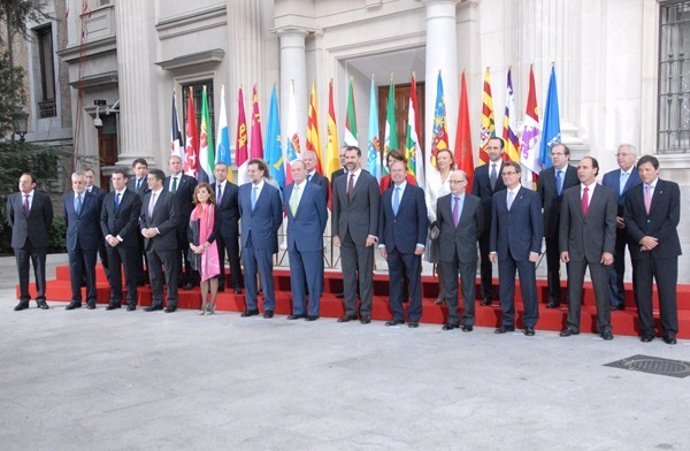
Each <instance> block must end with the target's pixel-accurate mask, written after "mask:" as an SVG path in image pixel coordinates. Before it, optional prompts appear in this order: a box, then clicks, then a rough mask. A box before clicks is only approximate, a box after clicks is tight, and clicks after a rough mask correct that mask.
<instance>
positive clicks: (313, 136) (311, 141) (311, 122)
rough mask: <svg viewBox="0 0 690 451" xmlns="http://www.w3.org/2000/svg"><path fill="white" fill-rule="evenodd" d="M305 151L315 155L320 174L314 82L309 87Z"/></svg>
mask: <svg viewBox="0 0 690 451" xmlns="http://www.w3.org/2000/svg"><path fill="white" fill-rule="evenodd" d="M307 150H311V151H312V152H314V154H316V172H318V173H319V174H321V173H322V172H323V171H321V137H320V136H319V106H318V103H317V100H316V82H314V83H312V85H311V95H310V96H309V112H308V114H307Z"/></svg>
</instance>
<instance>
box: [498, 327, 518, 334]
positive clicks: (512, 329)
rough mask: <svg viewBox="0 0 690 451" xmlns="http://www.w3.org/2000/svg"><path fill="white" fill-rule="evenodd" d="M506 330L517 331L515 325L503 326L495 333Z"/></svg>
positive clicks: (502, 332)
mask: <svg viewBox="0 0 690 451" xmlns="http://www.w3.org/2000/svg"><path fill="white" fill-rule="evenodd" d="M506 332H515V326H501V327H499V328H498V329H496V330H495V331H494V333H495V334H505V333H506Z"/></svg>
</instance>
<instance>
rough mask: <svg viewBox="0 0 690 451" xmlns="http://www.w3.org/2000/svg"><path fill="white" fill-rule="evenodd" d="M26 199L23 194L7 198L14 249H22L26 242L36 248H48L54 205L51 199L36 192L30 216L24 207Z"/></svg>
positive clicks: (15, 194) (8, 219) (11, 195)
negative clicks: (25, 212)
mask: <svg viewBox="0 0 690 451" xmlns="http://www.w3.org/2000/svg"><path fill="white" fill-rule="evenodd" d="M23 200H24V197H23V194H22V193H21V192H18V193H14V194H10V196H9V197H8V198H7V205H6V210H7V222H8V223H9V225H10V227H12V247H13V248H15V249H22V248H23V247H24V246H25V245H26V242H27V241H28V242H29V243H31V246H32V247H34V248H38V249H41V248H44V249H47V248H48V231H49V230H50V226H51V225H52V223H53V203H52V202H51V201H50V197H49V196H48V195H47V194H45V193H42V192H39V191H36V190H34V194H33V200H32V202H31V209H30V210H29V214H28V216H27V215H25V214H24V208H23V207H22V203H23Z"/></svg>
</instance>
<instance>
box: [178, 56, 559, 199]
mask: <svg viewBox="0 0 690 451" xmlns="http://www.w3.org/2000/svg"><path fill="white" fill-rule="evenodd" d="M436 85H437V86H436V100H435V103H434V120H433V127H432V137H431V149H430V151H429V152H428V153H425V152H423V150H422V143H421V142H420V140H419V137H420V135H421V133H420V118H419V114H418V112H419V105H418V102H417V82H416V77H415V74H414V73H413V74H412V78H411V82H410V95H409V98H408V101H407V115H406V117H407V123H406V127H405V129H406V132H405V142H404V143H402V147H401V146H400V145H401V143H399V142H398V134H397V123H396V120H397V119H396V115H395V85H394V82H393V77H392V76H391V80H390V84H389V88H388V98H387V102H386V104H387V108H386V118H385V129H384V133H383V140H382V142H383V146H381V137H380V133H379V117H378V101H377V98H376V83H375V80H374V78H373V77H372V79H371V89H370V94H369V130H368V136H367V149H366V157H365V158H364V164H363V166H364V168H365V169H367V170H368V171H369V172H370V173H371V174H372V175H374V176H375V177H376V178H377V179H378V180H380V179H381V177H383V176H385V175H387V173H388V167H387V164H385V158H386V156H387V155H388V153H389V152H390V151H391V150H397V151H399V152H400V153H402V154H403V155H404V156H405V157H406V159H407V161H408V172H409V175H410V176H412V177H414V178H415V180H416V182H417V184H418V185H419V186H424V180H425V178H426V177H427V175H426V174H425V171H431V170H435V168H436V161H435V157H436V154H437V153H438V151H440V150H443V149H448V148H449V142H448V141H449V138H448V126H447V121H446V107H445V104H446V103H445V98H444V92H443V79H442V77H441V72H440V71H439V73H438V77H437V83H436ZM188 89H189V93H188V95H187V100H186V101H187V105H186V108H187V114H186V123H185V135H184V136H185V139H184V141H183V140H182V133H181V132H180V127H179V123H178V119H177V105H176V100H175V95H174V93H173V98H172V127H171V149H170V150H171V153H172V154H175V155H179V156H180V158H182V160H183V162H184V172H185V173H186V174H188V175H191V176H193V177H196V178H197V179H199V180H203V181H209V182H211V183H213V182H214V181H215V178H214V175H213V170H214V167H215V164H216V163H220V162H222V163H225V164H227V165H228V166H232V165H233V164H234V165H236V166H237V168H238V180H237V183H239V184H241V183H246V182H247V181H248V178H247V162H248V161H249V160H250V159H254V158H261V159H263V160H264V161H266V163H267V165H268V169H269V174H270V176H271V177H273V178H274V179H275V180H276V181H277V183H278V184H279V185H280V186H281V187H284V186H285V185H286V184H290V183H291V182H292V177H291V171H290V163H291V162H292V161H294V160H296V159H298V158H301V154H302V149H303V148H304V149H306V150H309V151H312V152H314V154H315V155H316V170H317V171H318V172H319V173H322V174H324V175H325V176H327V177H330V175H331V174H332V173H333V172H334V171H336V170H337V169H338V168H339V167H340V162H339V158H338V155H339V147H340V144H339V140H338V132H337V126H336V124H337V121H336V118H335V103H334V97H333V81H332V80H331V81H330V83H329V92H328V119H327V126H326V134H327V140H326V142H327V145H326V149H325V151H324V150H323V149H322V141H321V135H320V128H319V120H318V118H319V112H318V103H317V93H316V84H315V83H314V84H312V88H311V92H310V96H309V107H308V115H307V131H306V140H305V142H304V143H302V142H301V138H300V132H299V130H298V126H297V117H296V101H295V93H294V85H291V86H290V92H289V95H288V108H287V114H288V117H287V120H286V127H287V130H285V134H284V135H281V130H280V118H279V108H278V100H277V95H276V87H275V85H274V86H273V88H272V90H271V100H270V104H269V115H268V127H267V128H266V145H265V147H264V144H263V139H262V131H261V115H260V112H259V100H258V94H257V88H256V85H254V87H253V89H252V111H251V122H250V126H251V128H250V130H249V131H250V134H248V133H247V132H248V130H247V120H246V116H245V111H244V93H243V89H242V87H240V88H239V91H238V96H237V98H238V115H237V133H236V139H235V152H234V156H233V155H232V152H231V147H230V137H229V129H228V121H227V112H226V109H225V86H221V95H220V100H221V105H220V111H219V118H218V126H217V129H216V132H217V133H216V136H215V140H214V135H213V124H212V123H211V119H210V114H209V107H208V94H207V90H206V87H205V86H204V87H203V89H202V93H201V120H200V127H199V128H198V129H197V123H196V114H195V106H194V96H193V91H192V87H189V88H188ZM355 111H356V110H355V101H354V92H353V87H352V80H350V82H349V84H348V90H347V109H346V117H345V130H344V137H343V144H344V145H356V146H358V145H359V136H358V131H357V119H356V113H355ZM456 130H457V134H456V141H455V146H454V159H455V161H456V163H457V164H458V167H459V168H460V169H462V170H464V171H465V172H467V174H468V176H469V177H470V181H469V182H470V183H469V184H468V187H471V186H472V180H471V179H472V177H473V174H474V167H475V161H476V163H477V164H485V163H487V162H488V161H489V158H488V153H487V152H486V150H485V149H486V145H487V144H488V141H489V139H490V138H492V137H496V136H497V135H496V122H495V119H494V110H493V96H492V93H491V79H490V71H489V68H487V69H486V71H485V73H484V80H483V89H482V109H481V117H480V129H479V146H478V149H477V152H476V158H475V151H474V148H473V146H472V132H471V127H470V115H469V102H468V91H467V82H466V78H465V72H464V71H463V72H462V75H461V80H460V102H459V111H458V122H457V129H456ZM502 138H503V139H504V141H505V152H504V154H503V157H504V159H505V160H512V161H516V162H518V163H520V164H521V165H522V166H523V180H522V181H523V185H525V186H526V187H532V184H533V183H534V181H535V180H536V177H537V176H538V174H539V173H540V172H541V170H542V169H543V168H548V167H550V166H551V158H550V155H551V147H553V145H555V144H557V143H558V142H560V121H559V112H558V95H557V88H556V76H555V68H554V67H552V69H551V77H550V81H549V88H548V93H547V100H546V114H545V117H544V123H543V129H541V130H540V124H539V109H538V106H537V97H536V89H535V82H534V71H533V69H532V68H531V67H530V74H529V88H528V96H527V106H526V109H525V115H524V118H523V123H522V128H521V129H519V128H518V125H517V112H516V110H515V97H514V90H513V83H512V73H511V69H510V68H509V69H508V73H507V80H506V102H505V114H504V117H503V133H502ZM283 139H284V141H282V140H283ZM231 177H232V172H231V171H230V172H229V175H228V178H229V179H231Z"/></svg>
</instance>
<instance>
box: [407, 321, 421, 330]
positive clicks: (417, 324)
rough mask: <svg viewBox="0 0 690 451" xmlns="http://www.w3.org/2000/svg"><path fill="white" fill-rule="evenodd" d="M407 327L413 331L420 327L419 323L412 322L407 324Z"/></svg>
mask: <svg viewBox="0 0 690 451" xmlns="http://www.w3.org/2000/svg"><path fill="white" fill-rule="evenodd" d="M407 327H410V328H412V329H414V328H416V327H419V321H410V322H409V323H407Z"/></svg>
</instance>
